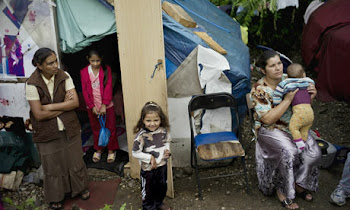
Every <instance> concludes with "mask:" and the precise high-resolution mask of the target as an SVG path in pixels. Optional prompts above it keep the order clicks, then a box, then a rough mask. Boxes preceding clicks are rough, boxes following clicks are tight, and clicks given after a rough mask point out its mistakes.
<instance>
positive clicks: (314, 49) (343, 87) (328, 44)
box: [301, 0, 350, 103]
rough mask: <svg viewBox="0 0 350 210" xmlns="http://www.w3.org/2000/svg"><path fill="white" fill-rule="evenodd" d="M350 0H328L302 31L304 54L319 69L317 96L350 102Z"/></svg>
mask: <svg viewBox="0 0 350 210" xmlns="http://www.w3.org/2000/svg"><path fill="white" fill-rule="evenodd" d="M349 11H350V1H348V0H329V1H327V2H325V3H324V4H323V5H321V6H319V7H318V8H317V9H316V10H315V11H314V12H313V13H312V14H311V15H310V17H309V20H308V22H307V24H306V25H305V27H304V30H303V36H302V46H301V50H302V57H303V59H304V61H305V63H306V65H307V66H308V67H309V68H311V69H313V71H315V72H317V79H316V88H317V91H318V94H317V97H318V98H319V99H321V100H323V101H332V100H334V99H336V100H343V101H346V102H347V103H350V87H349V86H347V83H348V82H349V79H350V67H349V64H348V61H349V60H350V12H349Z"/></svg>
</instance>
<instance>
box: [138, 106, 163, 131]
mask: <svg viewBox="0 0 350 210" xmlns="http://www.w3.org/2000/svg"><path fill="white" fill-rule="evenodd" d="M152 112H155V113H157V114H158V115H159V117H160V125H159V126H160V127H163V128H166V129H167V130H169V121H168V118H167V117H166V116H165V114H164V112H163V110H162V108H161V107H160V106H159V105H158V104H156V103H155V102H153V101H149V102H147V103H146V104H145V105H144V106H143V108H142V111H141V116H140V119H139V121H138V122H137V124H136V126H135V127H134V133H137V132H138V131H140V130H141V129H143V128H145V125H144V124H143V120H144V119H145V116H146V114H150V113H152Z"/></svg>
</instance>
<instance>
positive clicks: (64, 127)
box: [26, 48, 90, 209]
mask: <svg viewBox="0 0 350 210" xmlns="http://www.w3.org/2000/svg"><path fill="white" fill-rule="evenodd" d="M32 64H33V65H34V66H35V67H36V70H35V71H34V72H33V73H32V75H31V76H30V77H29V79H28V80H27V83H26V98H27V100H28V102H29V105H30V119H31V121H32V126H33V140H34V142H35V143H36V145H37V148H38V150H39V154H40V159H41V163H42V166H43V169H44V175H45V177H44V195H45V201H46V202H47V203H49V207H50V209H63V200H64V197H65V194H66V193H71V195H72V197H74V196H76V195H80V196H81V198H82V199H84V200H86V199H88V198H89V197H90V192H89V191H88V190H87V170H86V167H85V164H84V161H83V153H82V149H81V136H80V123H79V121H78V118H77V115H76V113H75V111H74V109H76V108H77V107H78V106H79V101H78V96H77V93H76V91H75V87H74V84H73V81H72V78H71V77H70V76H69V74H68V73H67V72H64V71H63V70H60V69H59V68H58V64H57V57H56V54H55V52H54V51H53V50H51V49H48V48H40V49H39V50H37V51H36V52H35V54H34V57H33V60H32Z"/></svg>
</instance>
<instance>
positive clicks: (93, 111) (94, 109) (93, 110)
mask: <svg viewBox="0 0 350 210" xmlns="http://www.w3.org/2000/svg"><path fill="white" fill-rule="evenodd" d="M92 113H94V114H95V115H97V116H99V115H100V112H99V111H98V110H97V108H96V106H94V107H92Z"/></svg>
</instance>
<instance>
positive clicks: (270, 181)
mask: <svg viewBox="0 0 350 210" xmlns="http://www.w3.org/2000/svg"><path fill="white" fill-rule="evenodd" d="M257 66H258V67H260V69H261V72H262V73H263V74H264V77H262V78H261V79H260V80H259V81H258V82H256V83H255V84H254V85H253V87H252V90H251V100H252V102H253V106H254V109H255V113H254V118H255V127H256V129H257V134H258V140H257V143H256V151H255V153H256V154H255V155H256V165H257V166H256V167H257V169H256V170H257V176H258V181H259V189H260V190H261V191H262V192H263V193H264V194H265V195H271V194H273V193H274V192H276V195H277V197H278V199H279V201H280V202H281V203H282V205H283V206H284V207H286V208H288V209H298V208H299V206H298V204H297V203H295V202H294V201H293V199H294V198H295V195H297V196H299V197H302V198H303V199H305V200H307V201H312V199H313V197H312V194H311V192H310V191H313V192H314V191H316V189H317V187H318V174H319V170H318V167H317V166H318V163H319V161H320V159H321V151H320V148H319V147H318V145H317V143H316V141H315V139H313V138H312V137H311V136H310V135H309V136H308V140H307V141H306V142H305V144H306V145H305V148H304V150H303V151H302V152H301V153H300V154H299V152H298V148H297V147H296V145H295V144H294V143H293V138H292V136H291V134H290V131H289V130H288V124H289V121H290V118H291V114H292V111H291V108H290V105H291V102H292V100H293V98H294V95H295V94H296V92H297V91H298V89H296V90H295V91H293V92H289V93H288V94H286V95H285V96H284V99H283V100H282V102H281V103H280V104H279V105H277V106H273V93H274V91H275V89H276V86H277V85H278V83H279V82H281V81H282V80H283V79H285V78H286V75H285V74H283V66H282V62H281V60H280V56H279V55H278V53H276V52H275V51H265V52H264V53H263V54H262V55H261V56H260V58H259V60H258V61H257ZM308 91H309V93H310V95H311V99H313V98H315V96H316V93H317V91H316V88H315V86H314V85H310V86H309V87H308Z"/></svg>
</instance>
